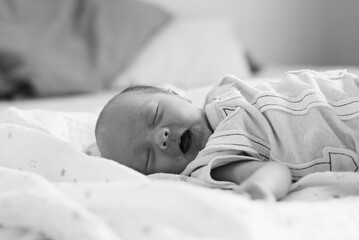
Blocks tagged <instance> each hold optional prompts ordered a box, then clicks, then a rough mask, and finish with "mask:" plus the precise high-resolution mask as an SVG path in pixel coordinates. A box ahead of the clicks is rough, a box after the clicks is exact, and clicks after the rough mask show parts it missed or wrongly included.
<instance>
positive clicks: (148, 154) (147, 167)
mask: <svg viewBox="0 0 359 240" xmlns="http://www.w3.org/2000/svg"><path fill="white" fill-rule="evenodd" d="M150 157H151V148H149V149H148V151H147V162H146V170H147V172H148V170H149V167H150V166H149V165H150Z"/></svg>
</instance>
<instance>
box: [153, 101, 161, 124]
mask: <svg viewBox="0 0 359 240" xmlns="http://www.w3.org/2000/svg"><path fill="white" fill-rule="evenodd" d="M158 106H159V104H157V108H156V112H155V116H154V118H153V123H152V124H153V126H154V125H155V123H156V118H157V113H158V109H159V107H158Z"/></svg>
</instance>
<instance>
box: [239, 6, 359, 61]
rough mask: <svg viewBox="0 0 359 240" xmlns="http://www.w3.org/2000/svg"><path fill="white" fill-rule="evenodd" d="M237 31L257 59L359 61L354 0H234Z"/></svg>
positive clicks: (356, 14)
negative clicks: (236, 5)
mask: <svg viewBox="0 0 359 240" xmlns="http://www.w3.org/2000/svg"><path fill="white" fill-rule="evenodd" d="M238 5H239V6H238V7H239V15H240V16H239V26H240V27H239V33H240V38H241V39H242V41H243V44H244V45H245V46H246V47H247V48H248V50H249V52H250V53H251V54H252V56H253V58H254V59H256V60H257V61H258V62H260V63H263V64H291V65H292V64H300V65H303V64H305V65H341V66H344V65H355V66H358V65H359V47H358V44H359V25H358V23H359V16H358V13H357V9H359V2H358V1H355V0H342V1H335V0H315V1H306V0H304V1H299V0H272V1H265V0H252V1H240V3H239V4H238Z"/></svg>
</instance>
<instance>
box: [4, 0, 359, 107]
mask: <svg viewBox="0 0 359 240" xmlns="http://www.w3.org/2000/svg"><path fill="white" fill-rule="evenodd" d="M357 9H359V2H358V1H356V0H342V1H336V0H315V1H309V0H304V1H303V0H271V1H268V0H251V1H249V0H171V1H169V0H101V1H100V0H61V1H58V0H27V1H23V0H0V99H3V101H0V108H4V107H7V106H9V105H11V106H12V105H14V104H18V102H19V101H20V100H21V103H22V104H23V103H24V102H25V103H24V104H27V105H28V107H32V106H38V105H33V103H34V102H31V101H29V99H40V100H37V102H36V103H37V104H39V101H42V102H44V101H43V100H41V99H42V98H46V99H49V98H54V97H56V98H61V99H60V100H61V102H59V105H64V106H65V105H68V104H63V103H62V102H67V103H68V102H69V101H71V102H72V103H74V104H75V102H79V101H80V100H79V99H76V100H74V97H76V98H81V99H82V102H90V101H92V102H96V101H98V99H97V98H96V97H97V95H98V94H102V95H104V96H106V97H104V98H103V99H108V96H112V95H113V93H114V92H118V91H120V90H122V89H124V88H125V87H127V86H129V85H133V84H146V85H159V86H170V87H172V88H177V89H178V91H179V92H180V91H181V90H183V91H187V90H189V89H193V88H199V87H204V86H208V85H211V84H213V83H215V82H216V81H218V80H220V79H221V78H223V76H224V75H226V74H233V75H236V76H238V77H239V78H242V79H255V80H259V79H258V78H261V79H263V78H275V77H276V78H278V77H280V76H282V74H283V73H284V72H285V71H288V70H293V69H299V68H311V69H314V70H327V69H337V68H347V69H348V70H350V71H352V72H354V73H356V74H358V73H359V71H358V69H359V68H358V67H357V66H359V48H358V46H357V45H358V42H359V29H358V28H359V27H358V23H359V17H358V14H357ZM94 94H95V96H94ZM96 94H97V95H96ZM85 97H86V98H85ZM69 99H70V100H69ZM103 101H104V100H102V101H100V102H103ZM26 102H29V103H26ZM44 104H47V103H44ZM17 106H18V105H17ZM80 106H81V107H82V106H83V103H81V104H80ZM49 108H50V107H49ZM79 108H80V107H79ZM64 109H66V108H64ZM76 109H78V108H76Z"/></svg>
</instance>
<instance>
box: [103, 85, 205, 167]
mask: <svg viewBox="0 0 359 240" xmlns="http://www.w3.org/2000/svg"><path fill="white" fill-rule="evenodd" d="M211 134H212V130H211V128H210V126H209V123H208V121H207V117H206V114H205V112H204V110H203V109H200V108H198V107H196V106H194V105H193V104H192V103H190V102H189V101H188V100H186V99H184V98H182V97H180V96H179V95H177V94H175V93H173V92H171V91H168V90H164V89H162V88H157V87H150V86H134V87H130V88H128V89H126V90H124V91H123V92H121V93H120V94H118V95H116V96H115V97H114V98H112V99H111V100H110V101H109V102H108V103H107V104H106V106H105V107H104V109H103V110H102V112H101V113H100V116H99V118H98V120H97V124H96V141H97V144H98V147H99V150H100V152H101V154H102V156H103V157H105V158H108V159H112V160H114V161H116V162H119V163H121V164H124V165H126V166H129V167H131V168H133V169H135V170H137V171H139V172H141V173H144V174H151V173H158V172H164V173H175V174H178V173H180V172H181V171H182V170H184V168H185V167H186V166H187V164H188V163H190V162H191V161H192V160H193V159H194V158H195V157H196V156H197V154H198V152H199V151H200V150H202V149H203V148H204V146H205V144H206V142H207V140H208V138H209V136H210V135H211Z"/></svg>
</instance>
